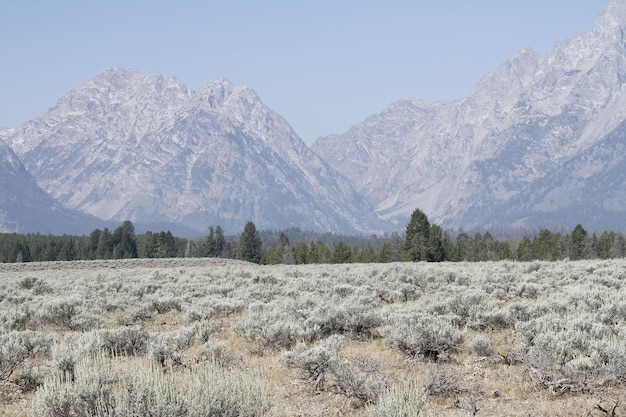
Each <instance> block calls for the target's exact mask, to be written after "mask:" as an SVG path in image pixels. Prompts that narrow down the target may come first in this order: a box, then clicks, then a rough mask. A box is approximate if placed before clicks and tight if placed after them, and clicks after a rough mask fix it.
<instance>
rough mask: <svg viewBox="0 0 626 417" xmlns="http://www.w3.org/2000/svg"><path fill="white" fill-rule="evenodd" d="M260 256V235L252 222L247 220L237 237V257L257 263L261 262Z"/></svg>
mask: <svg viewBox="0 0 626 417" xmlns="http://www.w3.org/2000/svg"><path fill="white" fill-rule="evenodd" d="M261 257H262V243H261V237H260V236H259V232H258V231H257V230H256V226H255V225H254V223H252V222H248V223H247V224H246V227H245V228H244V230H243V233H242V234H241V236H240V237H239V259H242V260H244V261H248V262H254V263H257V264H258V263H260V262H261Z"/></svg>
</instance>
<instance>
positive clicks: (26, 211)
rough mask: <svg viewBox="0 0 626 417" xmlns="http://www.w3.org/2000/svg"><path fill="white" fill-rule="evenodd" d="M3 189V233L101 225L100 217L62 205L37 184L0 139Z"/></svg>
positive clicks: (82, 230)
mask: <svg viewBox="0 0 626 417" xmlns="http://www.w3.org/2000/svg"><path fill="white" fill-rule="evenodd" d="M0 190H2V193H0V232H1V233H6V232H20V233H31V232H32V233H35V232H38V233H54V234H62V233H76V234H83V233H88V232H89V231H91V230H93V229H95V228H96V227H98V223H99V222H98V221H97V219H95V218H92V217H90V216H86V215H83V214H81V213H77V212H73V211H71V210H67V209H65V208H63V207H62V206H61V205H60V204H58V203H56V202H55V201H54V200H53V199H52V198H50V197H49V196H48V195H47V194H46V193H45V192H43V191H42V190H41V189H40V188H38V187H37V184H36V183H35V181H34V179H33V178H32V177H31V176H30V174H28V172H26V170H25V169H24V166H23V165H22V163H21V162H20V160H19V159H18V157H17V156H16V155H15V153H13V151H12V150H11V149H10V148H9V147H8V146H7V145H5V144H3V143H1V142H0ZM100 223H101V222H100Z"/></svg>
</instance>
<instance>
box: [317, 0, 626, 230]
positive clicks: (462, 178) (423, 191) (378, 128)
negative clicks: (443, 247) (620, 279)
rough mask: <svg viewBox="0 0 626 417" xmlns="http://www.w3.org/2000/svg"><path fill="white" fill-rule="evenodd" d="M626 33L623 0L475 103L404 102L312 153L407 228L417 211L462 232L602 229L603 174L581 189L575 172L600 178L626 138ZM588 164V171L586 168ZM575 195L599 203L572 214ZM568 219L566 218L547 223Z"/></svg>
mask: <svg viewBox="0 0 626 417" xmlns="http://www.w3.org/2000/svg"><path fill="white" fill-rule="evenodd" d="M625 27H626V3H624V2H623V1H618V0H613V1H612V2H611V3H610V5H609V7H608V9H607V10H606V11H605V12H604V13H603V14H602V15H601V16H600V17H599V18H598V20H597V22H596V24H595V26H594V28H593V30H591V31H590V32H588V33H584V34H581V35H579V36H576V37H574V38H572V39H569V40H567V41H565V42H561V43H557V44H556V45H555V46H554V48H553V50H552V51H551V52H550V53H549V54H548V55H547V56H546V57H541V56H539V55H537V54H536V53H535V52H533V51H531V50H523V51H521V52H520V53H518V54H516V55H515V56H513V57H512V58H511V59H510V60H509V61H507V62H506V63H505V64H503V65H502V66H500V67H499V68H497V69H496V70H495V71H493V72H492V73H490V74H488V75H487V76H486V77H484V78H483V79H482V80H481V81H480V82H479V83H478V85H477V86H476V88H475V90H474V91H473V93H472V94H471V95H470V96H469V97H466V98H463V99H460V100H457V101H454V102H449V103H435V104H433V105H425V104H424V103H422V102H419V101H417V100H412V99H405V100H401V101H398V102H396V103H394V104H392V105H391V106H390V107H389V108H387V109H386V110H385V111H383V112H382V113H380V114H378V115H374V116H371V117H369V118H368V119H366V120H365V121H364V122H363V123H361V124H359V125H356V126H354V127H353V128H351V129H350V130H349V131H348V132H346V133H345V134H342V135H335V136H329V137H324V138H320V139H318V140H317V141H316V142H315V143H314V145H313V150H315V151H316V153H318V154H319V155H320V156H322V157H323V158H324V159H325V160H326V161H327V162H329V163H330V164H331V166H333V167H334V168H336V169H337V170H338V171H340V172H341V173H343V174H344V175H345V176H346V177H348V178H349V179H350V180H351V181H352V182H353V184H354V185H355V188H356V189H357V191H359V192H361V193H362V194H363V195H364V196H365V197H366V198H367V199H368V201H369V202H370V203H371V204H373V205H374V207H375V208H376V211H377V213H378V214H379V215H380V216H382V217H383V218H385V219H388V220H391V221H395V222H396V223H398V224H400V223H401V222H402V221H403V220H404V219H406V218H407V217H408V215H410V213H411V212H412V211H413V210H414V209H415V208H416V207H420V208H422V209H423V210H424V211H425V212H426V213H427V214H428V215H429V217H430V218H431V219H432V220H434V221H436V222H439V223H442V224H443V225H445V226H448V227H457V228H461V227H462V228H474V227H480V228H482V227H489V226H493V227H507V226H510V225H513V224H518V225H527V226H538V225H539V223H543V222H545V221H548V220H549V221H551V222H554V223H553V224H550V225H551V226H562V225H563V226H569V223H568V224H562V223H561V222H566V221H567V222H570V221H578V222H586V221H588V222H592V223H594V224H599V223H602V222H603V221H604V220H602V221H601V219H598V218H595V217H594V216H595V215H591V214H590V212H591V211H592V210H593V208H594V207H596V205H595V204H596V203H597V202H598V201H605V200H607V198H608V197H606V196H607V193H609V194H611V192H609V190H607V189H602V190H601V189H600V188H597V189H596V188H594V187H593V186H592V183H591V182H592V181H594V180H595V179H596V177H595V174H594V175H587V174H584V173H583V177H584V178H588V180H587V181H582V182H576V183H575V184H573V183H572V182H571V181H568V177H567V176H568V175H571V174H572V171H571V169H568V168H567V167H572V166H578V169H584V170H586V171H587V172H589V173H591V172H596V171H597V168H598V167H602V164H603V160H602V157H601V156H600V155H599V154H598V153H597V152H594V148H595V147H600V148H604V147H606V146H609V147H610V146H612V145H609V143H608V142H606V141H609V140H613V141H615V138H619V137H620V136H619V134H618V133H617V131H616V133H615V134H612V133H611V132H613V131H614V130H615V129H620V128H619V126H620V124H621V123H622V122H623V121H624V120H625V119H626V95H625V94H623V91H622V90H623V87H624V85H625V83H626V48H625V37H624V28H625ZM605 142H606V143H605ZM583 155H587V159H586V161H587V162H586V163H585V164H581V163H580V162H576V161H580V160H581V158H583ZM616 163H617V162H616ZM620 164H621V162H620ZM598 175H600V174H598ZM548 178H551V180H548ZM568 187H569V188H568ZM615 187H618V188H619V185H618V184H615ZM594 190H595V191H594ZM589 193H591V194H589ZM615 193H616V194H620V192H619V191H617V188H616V191H615ZM548 194H549V195H550V196H551V198H549V199H547V200H545V201H542V202H541V203H539V202H537V204H534V205H533V204H530V203H529V201H531V200H532V201H534V200H537V201H539V199H540V197H539V196H540V195H548ZM571 195H585V196H586V199H585V200H586V201H589V204H587V203H586V202H585V201H582V202H581V203H580V204H574V205H573V204H571V198H570V196H571ZM520 201H523V202H524V204H521V206H520ZM592 201H593V203H592ZM521 207H524V209H521ZM615 210H616V212H614V213H612V215H619V216H618V217H614V218H613V220H614V222H613V225H614V226H616V227H623V224H624V223H622V222H623V221H624V219H626V211H625V210H623V209H621V208H616V209H615ZM564 212H567V213H568V218H567V219H566V218H565V217H562V216H560V215H558V216H557V215H555V216H553V217H551V216H547V217H546V216H544V215H543V214H542V213H544V214H545V213H560V214H563V213H564ZM548 217H550V219H548ZM575 219H578V220H575ZM605 223H606V222H605ZM590 226H591V225H590Z"/></svg>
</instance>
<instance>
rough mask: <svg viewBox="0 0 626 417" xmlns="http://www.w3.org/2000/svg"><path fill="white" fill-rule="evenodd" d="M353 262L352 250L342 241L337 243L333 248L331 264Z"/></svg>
mask: <svg viewBox="0 0 626 417" xmlns="http://www.w3.org/2000/svg"><path fill="white" fill-rule="evenodd" d="M351 261H352V250H351V249H350V246H348V245H346V244H345V243H343V242H342V241H339V242H337V244H335V246H334V247H333V251H332V252H331V254H330V263H332V264H345V263H349V262H351Z"/></svg>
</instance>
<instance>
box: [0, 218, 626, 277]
mask: <svg viewBox="0 0 626 417" xmlns="http://www.w3.org/2000/svg"><path fill="white" fill-rule="evenodd" d="M625 255H626V238H624V236H623V235H622V234H621V233H618V232H614V231H605V232H603V233H602V234H600V235H597V234H596V233H593V234H591V235H590V234H589V233H588V232H587V231H586V230H585V229H584V227H583V226H582V225H580V224H579V225H577V226H576V227H575V228H574V229H573V230H572V231H571V232H570V233H566V234H562V233H559V232H552V231H550V230H548V229H542V230H541V231H540V232H539V233H538V234H537V235H535V236H530V237H528V236H527V237H523V238H521V239H517V240H512V239H510V240H506V241H499V240H496V239H494V237H493V236H492V235H491V233H489V232H484V233H475V234H474V235H473V236H470V235H469V234H468V233H465V232H460V233H456V234H454V235H453V234H452V233H451V232H449V231H444V230H443V229H442V228H441V227H440V226H439V225H437V224H431V223H430V221H429V220H428V217H427V216H426V214H425V213H424V212H423V211H421V210H420V209H416V210H415V211H414V212H413V213H412V215H411V218H410V220H409V222H408V223H407V225H406V228H405V231H404V235H403V236H400V234H399V233H392V234H391V235H389V236H386V237H384V238H380V237H377V236H369V237H354V236H352V237H350V236H336V235H332V234H315V233H305V232H302V231H300V230H299V229H289V230H286V231H282V232H264V233H260V232H259V231H258V230H257V229H256V226H255V225H254V223H253V222H248V223H247V224H246V225H245V227H244V230H243V232H242V233H241V234H240V235H236V236H226V235H225V234H224V231H223V229H222V228H221V227H220V226H209V228H208V233H207V235H206V236H205V237H204V238H202V239H189V238H180V237H175V236H173V235H172V233H171V232H170V231H167V232H165V231H161V232H151V231H148V232H145V233H143V234H136V233H135V228H134V226H133V224H132V223H131V222H130V221H124V222H123V223H122V224H121V225H120V226H119V227H117V228H116V229H114V230H109V229H108V228H104V229H102V230H100V229H96V230H94V231H93V232H91V233H90V234H89V235H88V236H72V235H63V236H52V235H40V234H27V235H23V234H17V233H0V262H5V263H6V262H39V261H71V260H95V259H124V258H175V257H220V258H232V259H242V260H246V261H249V262H254V263H260V264H270V265H271V264H316V263H374V262H380V263H386V262H400V261H405V262H406V261H413V262H422V261H425V262H444V261H447V262H481V261H499V260H517V261H533V260H541V261H556V260H561V259H571V260H578V259H594V258H600V259H609V258H622V257H624V256H625Z"/></svg>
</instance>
